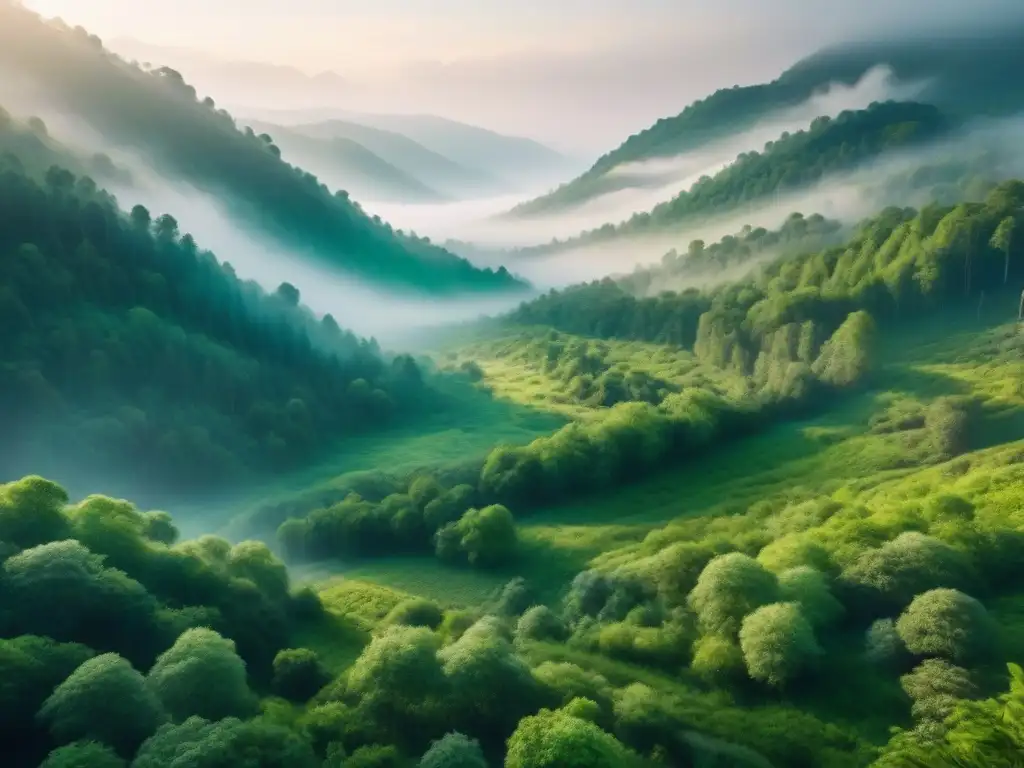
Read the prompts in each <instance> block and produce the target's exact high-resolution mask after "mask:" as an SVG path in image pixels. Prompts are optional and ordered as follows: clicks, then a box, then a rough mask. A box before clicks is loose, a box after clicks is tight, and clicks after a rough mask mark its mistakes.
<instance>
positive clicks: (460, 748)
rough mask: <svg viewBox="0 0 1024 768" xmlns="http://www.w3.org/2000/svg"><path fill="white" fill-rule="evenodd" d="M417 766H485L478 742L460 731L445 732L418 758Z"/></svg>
mask: <svg viewBox="0 0 1024 768" xmlns="http://www.w3.org/2000/svg"><path fill="white" fill-rule="evenodd" d="M419 768H487V761H486V760H485V759H484V754H483V752H482V751H481V750H480V743H479V742H478V741H476V739H471V738H469V737H468V736H464V735H462V734H461V733H458V732H457V731H456V732H453V733H448V734H445V735H444V736H443V737H442V738H441V739H439V740H438V741H435V742H433V743H432V744H431V745H430V749H428V750H427V751H426V753H425V754H424V755H423V757H421V758H420V762H419Z"/></svg>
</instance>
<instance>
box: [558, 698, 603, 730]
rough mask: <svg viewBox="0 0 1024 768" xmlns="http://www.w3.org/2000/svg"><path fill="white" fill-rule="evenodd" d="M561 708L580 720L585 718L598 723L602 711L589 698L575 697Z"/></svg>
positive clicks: (601, 717) (601, 716)
mask: <svg viewBox="0 0 1024 768" xmlns="http://www.w3.org/2000/svg"><path fill="white" fill-rule="evenodd" d="M562 709H563V710H564V711H565V713H566V714H567V715H571V716H572V717H578V718H579V719H580V720H587V721H589V722H591V723H597V724H598V725H600V723H601V720H602V719H603V716H604V713H603V712H602V711H601V707H600V706H598V704H597V702H596V701H591V700H590V699H582V698H576V699H573V700H572V701H570V702H569V703H568V704H566V705H565V706H564V707H562Z"/></svg>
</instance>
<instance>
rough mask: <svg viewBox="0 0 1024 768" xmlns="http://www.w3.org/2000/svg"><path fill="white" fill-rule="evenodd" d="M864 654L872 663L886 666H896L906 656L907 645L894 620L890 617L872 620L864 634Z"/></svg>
mask: <svg viewBox="0 0 1024 768" xmlns="http://www.w3.org/2000/svg"><path fill="white" fill-rule="evenodd" d="M864 655H865V656H866V657H867V659H868V661H870V662H871V663H872V664H877V665H879V666H887V667H894V666H897V665H898V664H899V663H900V662H902V661H903V660H904V659H905V658H907V656H908V654H907V647H906V646H905V645H904V644H903V640H902V639H901V638H900V634H899V632H897V631H896V622H894V621H893V620H892V619H878V620H876V621H874V622H872V624H871V626H870V627H868V630H867V632H865V634H864Z"/></svg>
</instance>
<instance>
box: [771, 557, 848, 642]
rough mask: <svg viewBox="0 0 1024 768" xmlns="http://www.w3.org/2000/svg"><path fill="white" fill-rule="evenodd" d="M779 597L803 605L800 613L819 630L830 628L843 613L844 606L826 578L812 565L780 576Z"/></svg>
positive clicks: (800, 567)
mask: <svg viewBox="0 0 1024 768" xmlns="http://www.w3.org/2000/svg"><path fill="white" fill-rule="evenodd" d="M779 597H780V598H781V599H782V600H785V601H786V602H790V603H796V604H797V605H799V606H800V612H801V613H802V614H803V615H804V617H805V618H806V619H807V620H808V621H809V622H810V623H811V626H813V627H814V628H815V629H816V630H817V629H822V628H823V627H828V626H830V625H831V624H833V623H834V622H835V621H836V620H837V619H838V618H839V617H840V616H842V614H843V606H842V603H840V602H839V601H838V600H836V598H835V597H834V596H833V595H832V591H831V590H830V589H829V585H828V582H827V581H826V579H825V576H824V575H823V574H822V573H821V572H820V571H816V570H814V569H813V568H811V567H810V566H806V565H803V566H799V567H797V568H791V569H789V570H788V571H783V572H782V573H780V574H779Z"/></svg>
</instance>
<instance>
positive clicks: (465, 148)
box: [250, 108, 577, 191]
mask: <svg viewBox="0 0 1024 768" xmlns="http://www.w3.org/2000/svg"><path fill="white" fill-rule="evenodd" d="M250 112H251V113H252V114H253V116H254V117H259V118H261V119H263V120H267V121H269V122H276V123H283V124H287V125H289V126H292V125H303V126H306V125H309V124H318V123H322V124H324V125H325V126H326V125H331V126H334V125H335V124H336V122H341V123H343V124H345V125H344V126H343V127H342V130H345V131H350V130H353V129H352V128H351V127H350V126H352V125H356V126H359V127H360V128H361V129H362V130H364V131H365V129H367V128H371V129H375V130H377V131H386V132H387V133H388V134H390V135H391V136H394V135H395V134H398V135H400V136H404V137H405V138H406V139H409V140H411V141H413V142H415V143H416V144H418V145H420V146H423V147H426V148H427V149H428V150H430V151H431V152H433V153H435V154H436V155H440V156H442V157H444V158H447V159H448V160H449V161H451V162H454V163H456V164H457V165H458V166H460V167H462V168H465V169H468V170H470V171H471V172H472V173H473V174H474V175H477V176H479V177H481V178H480V179H479V180H480V181H482V180H490V181H492V183H496V185H497V187H498V188H499V189H504V190H505V191H509V190H510V189H516V188H525V187H529V186H536V185H537V184H541V183H551V182H552V181H553V180H555V179H558V178H560V176H559V174H562V175H564V174H565V173H566V172H567V171H568V172H571V170H572V169H573V168H574V167H575V166H577V161H576V160H575V159H574V158H571V157H568V156H566V155H564V154H562V153H560V152H558V151H556V150H554V149H552V148H550V147H548V146H546V145H544V144H542V143H540V142H538V141H535V140H533V139H529V138H524V137H521V136H508V135H505V134H502V133H498V132H496V131H492V130H489V129H487V128H480V127H478V126H475V125H469V124H468V123H463V122H459V121H457V120H450V119H448V118H445V117H439V116H437V115H430V114H412V115H405V114H383V113H365V112H353V111H345V110H337V109H326V108H324V109H300V110H250ZM317 130H320V129H317ZM324 130H330V129H329V128H325V129H324ZM352 137H353V138H355V136H352ZM356 140H357V141H359V139H356ZM378 140H379V137H378ZM367 146H372V145H371V144H369V143H368V144H367ZM375 151H376V150H375ZM382 154H383V155H384V156H387V155H386V153H384V152H382ZM478 183H479V181H478Z"/></svg>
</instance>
